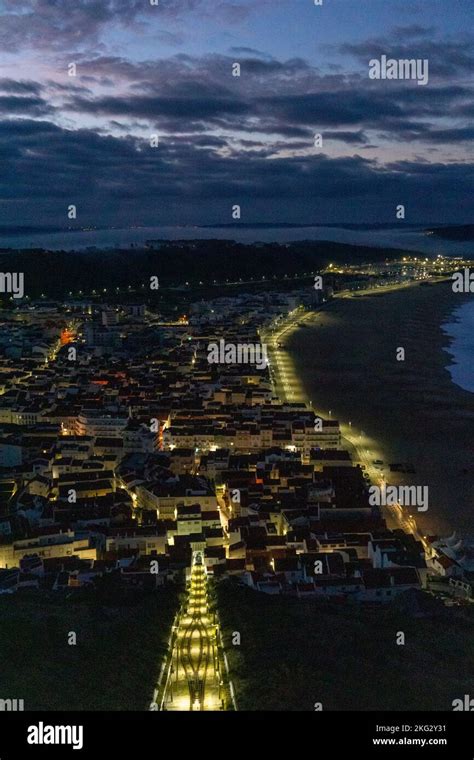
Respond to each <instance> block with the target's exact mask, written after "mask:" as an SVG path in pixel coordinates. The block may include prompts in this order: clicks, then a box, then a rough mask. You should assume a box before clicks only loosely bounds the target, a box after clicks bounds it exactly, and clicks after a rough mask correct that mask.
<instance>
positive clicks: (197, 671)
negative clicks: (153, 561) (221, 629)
mask: <svg viewBox="0 0 474 760" xmlns="http://www.w3.org/2000/svg"><path fill="white" fill-rule="evenodd" d="M212 617H213V616H212V614H211V613H210V612H209V604H208V600H207V576H206V568H205V567H204V565H203V564H202V558H200V555H198V557H197V558H195V560H194V562H193V565H192V569H191V579H190V583H189V596H188V599H187V603H186V608H185V610H184V612H183V613H182V614H181V616H180V618H179V620H178V625H177V632H176V636H175V639H174V645H173V651H172V656H171V664H170V669H169V676H168V681H167V684H166V688H165V693H164V698H163V703H162V709H164V710H181V711H192V710H193V711H194V710H221V709H224V708H225V707H226V701H227V696H226V695H227V694H228V690H227V689H226V688H225V687H224V683H223V680H222V671H223V669H222V666H221V663H220V661H219V654H218V646H217V625H216V624H215V623H214V622H213V620H212Z"/></svg>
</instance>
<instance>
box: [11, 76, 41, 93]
mask: <svg viewBox="0 0 474 760" xmlns="http://www.w3.org/2000/svg"><path fill="white" fill-rule="evenodd" d="M42 89H43V86H42V85H41V84H40V83H39V82H30V81H28V82H26V81H23V80H19V79H0V92H14V93H16V94H17V95H28V94H32V95H39V94H40V92H41V90H42Z"/></svg>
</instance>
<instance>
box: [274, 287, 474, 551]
mask: <svg viewBox="0 0 474 760" xmlns="http://www.w3.org/2000/svg"><path fill="white" fill-rule="evenodd" d="M460 299H464V301H465V300H466V297H465V296H459V295H457V294H453V292H452V289H451V285H450V284H449V283H443V284H436V285H430V286H427V287H416V288H409V289H401V290H397V291H393V292H391V293H386V294H367V295H360V296H356V297H351V298H344V299H343V298H336V299H334V301H332V302H331V303H330V304H329V305H328V306H327V307H326V308H325V309H324V310H321V311H318V312H314V313H312V314H311V315H309V316H308V318H307V319H305V324H307V325H308V326H306V327H298V328H296V329H292V330H291V331H289V333H288V336H287V338H286V344H287V348H288V350H287V351H286V352H285V354H286V356H285V364H286V369H285V373H286V378H287V382H288V387H289V392H290V393H292V392H293V393H294V397H293V399H291V396H290V399H291V400H295V401H296V400H305V401H307V402H308V403H310V402H313V403H314V408H315V411H317V412H318V413H321V414H322V415H323V416H325V417H332V418H333V419H339V420H340V422H341V423H346V426H347V425H348V423H349V421H350V422H351V426H350V428H349V429H350V430H352V431H354V433H355V434H356V435H359V436H360V437H361V442H362V445H363V446H364V447H367V448H366V451H367V452H368V453H367V457H368V460H373V459H382V460H383V461H384V463H385V464H384V476H385V477H386V479H387V481H388V482H389V483H393V484H400V485H401V484H406V485H427V486H428V487H429V494H430V499H429V509H428V511H427V512H426V513H423V514H422V513H418V512H416V511H415V512H413V516H414V517H415V519H416V522H417V524H418V525H419V527H420V528H421V531H422V532H423V533H425V534H428V533H437V534H441V535H446V534H449V533H452V532H453V530H456V531H458V532H460V533H461V534H462V535H463V536H465V537H467V536H468V535H474V465H473V462H472V459H473V457H472V451H471V447H472V426H473V423H474V394H472V393H470V392H469V391H467V390H463V389H462V388H460V387H458V386H457V385H455V384H454V382H453V381H452V379H451V375H450V372H449V370H448V366H449V364H450V359H451V357H450V355H449V354H448V353H447V351H446V349H447V348H449V346H450V344H451V338H450V337H449V335H447V334H446V333H445V332H444V331H443V329H442V326H443V323H445V322H446V319H447V318H448V317H449V316H450V315H451V314H452V313H453V311H454V310H455V309H456V308H457V307H458V306H460V305H461V303H463V300H460ZM398 347H403V348H405V352H406V359H405V362H400V363H399V362H397V361H396V359H395V354H396V349H397V348H398ZM329 412H331V414H329ZM343 428H344V424H343ZM346 429H347V428H346ZM396 462H406V463H409V464H412V465H413V466H414V468H415V470H416V472H415V474H409V475H404V476H402V475H397V474H395V473H393V472H390V469H389V467H388V464H389V463H396Z"/></svg>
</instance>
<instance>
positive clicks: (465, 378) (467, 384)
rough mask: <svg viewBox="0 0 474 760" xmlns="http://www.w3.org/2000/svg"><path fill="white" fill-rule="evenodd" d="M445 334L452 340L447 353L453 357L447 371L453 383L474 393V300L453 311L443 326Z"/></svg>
mask: <svg viewBox="0 0 474 760" xmlns="http://www.w3.org/2000/svg"><path fill="white" fill-rule="evenodd" d="M443 332H445V333H446V335H449V337H450V338H451V345H450V346H449V348H446V349H445V351H447V353H448V354H449V355H450V356H451V357H452V363H451V364H450V365H448V367H447V369H448V370H449V372H450V374H451V378H452V381H453V383H456V385H459V387H460V388H463V389H464V390H466V391H470V392H471V393H474V299H472V300H471V301H467V303H463V304H461V306H458V307H457V308H456V309H455V310H454V311H453V313H452V314H451V316H450V318H449V320H448V321H447V322H445V323H444V324H443Z"/></svg>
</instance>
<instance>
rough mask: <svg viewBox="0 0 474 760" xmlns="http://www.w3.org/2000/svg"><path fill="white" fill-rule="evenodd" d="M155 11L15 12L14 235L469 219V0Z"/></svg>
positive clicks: (10, 165)
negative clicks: (389, 67) (414, 73)
mask: <svg viewBox="0 0 474 760" xmlns="http://www.w3.org/2000/svg"><path fill="white" fill-rule="evenodd" d="M151 1H153V0H0V49H1V56H0V167H1V172H0V225H6V224H18V225H30V224H42V223H44V224H58V225H64V224H68V223H69V221H68V219H67V206H68V205H69V204H75V205H76V206H77V214H78V217H77V221H78V223H79V224H82V223H83V224H96V225H122V224H123V225H133V224H155V223H156V224H163V223H165V224H166V223H170V224H176V223H184V224H188V223H201V224H207V223H215V222H217V223H222V222H231V221H232V216H231V209H232V206H233V205H234V204H239V205H240V206H241V209H242V221H244V222H275V221H277V222H325V221H328V222H334V221H350V222H367V221H368V222H374V221H375V222H377V221H380V222H391V221H394V217H395V207H396V205H397V204H404V205H405V206H406V219H407V221H408V222H427V221H436V222H469V221H471V222H472V210H473V208H472V180H473V153H472V148H473V140H474V122H473V117H474V98H473V92H474V84H473V72H474V36H473V33H472V31H471V32H470V29H471V30H472V21H473V18H474V12H473V1H472V0H324V2H323V6H322V7H318V6H314V0H159V4H158V5H157V6H155V5H151ZM382 55H386V56H388V57H389V58H396V59H400V58H416V59H427V60H428V61H429V82H428V84H427V85H426V86H420V85H418V84H417V82H416V81H406V80H401V81H400V80H390V81H389V80H373V79H370V78H369V61H370V60H371V59H373V58H380V56H382ZM235 63H239V64H240V77H235V76H233V75H232V73H233V64H235ZM71 64H75V68H76V76H70V72H71V71H72V70H73V67H72V66H71ZM315 134H321V135H322V137H323V146H322V147H315V145H314V137H315ZM153 135H158V137H159V144H158V147H152V145H151V144H150V138H152V136H153Z"/></svg>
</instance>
